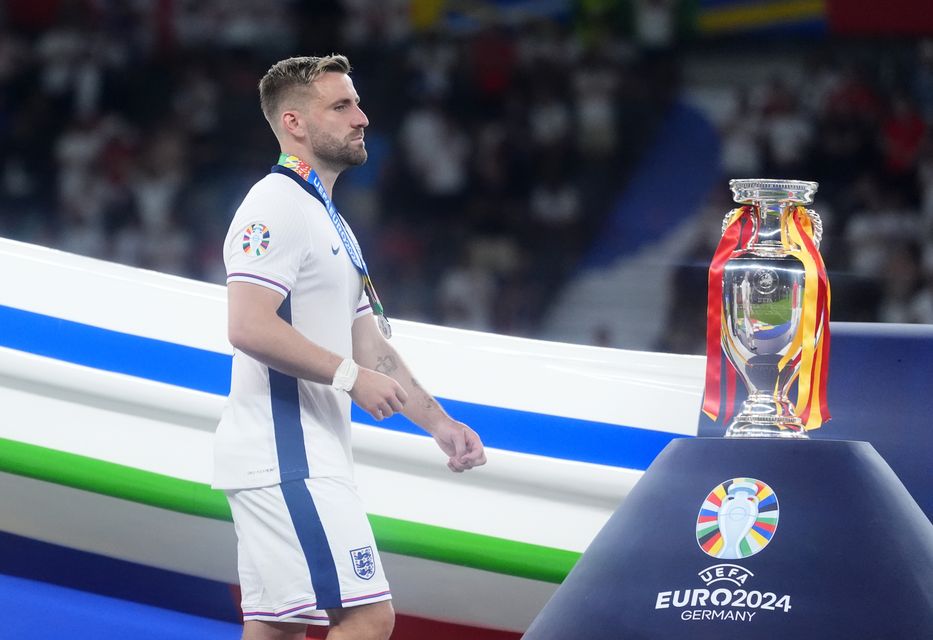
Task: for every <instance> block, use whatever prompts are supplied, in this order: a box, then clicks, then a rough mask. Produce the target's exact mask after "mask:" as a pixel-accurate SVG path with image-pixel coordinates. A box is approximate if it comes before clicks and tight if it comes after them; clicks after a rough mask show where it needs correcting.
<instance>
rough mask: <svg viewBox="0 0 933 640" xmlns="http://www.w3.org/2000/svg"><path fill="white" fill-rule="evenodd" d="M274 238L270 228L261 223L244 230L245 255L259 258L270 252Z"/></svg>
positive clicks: (255, 223)
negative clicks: (270, 244) (270, 243)
mask: <svg viewBox="0 0 933 640" xmlns="http://www.w3.org/2000/svg"><path fill="white" fill-rule="evenodd" d="M271 239H272V236H271V234H270V233H269V227H267V226H266V225H264V224H262V223H261V222H254V223H253V224H250V225H248V226H247V227H246V229H244V230H243V253H245V254H246V255H248V256H253V257H256V258H259V257H261V256H264V255H266V253H268V251H269V242H270V241H271Z"/></svg>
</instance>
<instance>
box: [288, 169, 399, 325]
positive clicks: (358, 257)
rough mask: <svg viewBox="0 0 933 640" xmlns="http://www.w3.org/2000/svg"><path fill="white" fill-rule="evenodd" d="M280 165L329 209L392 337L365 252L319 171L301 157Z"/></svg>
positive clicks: (381, 321) (354, 264)
mask: <svg viewBox="0 0 933 640" xmlns="http://www.w3.org/2000/svg"><path fill="white" fill-rule="evenodd" d="M278 163H279V164H280V165H282V166H283V167H285V168H286V169H291V170H292V171H294V172H295V173H297V174H298V175H299V176H301V177H302V178H303V179H304V180H305V182H307V183H308V184H310V185H311V186H312V187H313V188H314V190H315V191H316V192H317V194H318V195H319V196H320V197H321V201H322V202H323V203H324V208H325V209H327V215H328V216H329V217H330V221H331V223H333V225H334V229H336V230H337V235H339V236H340V239H341V240H342V241H343V246H344V248H345V249H346V250H347V255H348V256H349V257H350V262H352V263H353V266H354V267H356V270H357V271H359V273H360V277H361V278H362V279H363V289H364V290H365V291H366V295H367V296H369V301H370V303H371V304H372V306H373V313H374V314H375V315H376V319H377V320H378V321H379V329H380V330H381V331H382V333H383V335H385V337H386V338H388V337H390V336H391V335H392V330H391V328H390V327H389V319H388V318H386V314H385V309H383V307H382V303H381V302H380V301H379V296H378V295H377V294H376V287H375V286H374V285H373V281H372V278H370V277H369V269H368V268H367V267H366V261H365V260H363V251H362V250H361V249H360V245H359V244H358V243H357V242H356V238H354V237H352V236H351V235H350V233H349V232H348V231H347V227H346V225H345V224H344V222H343V218H342V217H341V216H340V213H339V212H338V211H337V207H335V206H334V203H333V202H332V201H331V199H330V196H328V195H327V189H325V188H324V184H323V183H322V182H321V178H320V176H318V174H317V171H315V170H314V169H312V168H311V165H309V164H308V163H307V162H305V161H303V160H302V159H300V158H299V157H297V156H292V155H289V154H287V153H283V154H280V155H279V162H278Z"/></svg>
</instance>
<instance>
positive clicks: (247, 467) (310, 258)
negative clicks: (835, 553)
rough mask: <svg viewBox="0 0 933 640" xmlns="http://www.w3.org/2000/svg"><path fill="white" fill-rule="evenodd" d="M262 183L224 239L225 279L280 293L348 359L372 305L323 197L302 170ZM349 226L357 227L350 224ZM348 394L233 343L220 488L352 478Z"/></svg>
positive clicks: (306, 327) (299, 318) (316, 338)
mask: <svg viewBox="0 0 933 640" xmlns="http://www.w3.org/2000/svg"><path fill="white" fill-rule="evenodd" d="M293 175H294V179H293V178H292V176H290V175H285V174H283V173H271V174H269V175H268V176H266V177H265V178H263V179H262V180H260V181H259V182H257V183H256V184H255V185H254V186H253V188H252V189H250V191H249V193H248V194H247V195H246V198H244V200H243V203H242V204H241V205H240V207H239V209H237V212H236V214H235V215H234V217H233V221H232V222H231V223H230V230H229V231H228V233H227V238H226V240H225V241H224V263H225V265H226V268H227V282H228V283H229V282H248V283H251V284H255V285H258V286H261V287H267V288H269V289H271V290H273V291H276V292H277V293H280V294H281V295H282V296H283V300H282V305H281V307H279V311H278V314H279V316H280V317H281V318H283V319H284V320H285V321H286V322H289V323H290V324H291V325H292V326H293V327H295V329H297V330H298V331H299V332H301V334H302V335H304V336H305V337H306V338H308V339H309V340H311V341H312V342H314V343H316V344H318V345H320V346H322V347H324V348H326V349H329V350H331V351H333V352H334V353H337V354H338V355H340V356H342V357H344V358H349V357H351V356H352V353H353V345H352V334H351V328H352V325H353V321H354V320H355V319H356V318H358V317H360V316H362V315H365V314H368V313H372V310H371V308H370V304H369V299H368V298H367V296H366V295H365V293H364V291H363V284H362V280H361V278H360V274H359V272H358V271H357V270H356V268H355V267H354V266H353V263H352V262H351V261H350V258H349V257H348V256H347V251H346V248H345V247H344V245H343V242H342V241H341V239H340V236H339V235H338V234H337V231H336V229H335V228H334V225H333V223H332V222H331V219H330V217H329V216H328V214H327V210H326V209H325V208H324V205H323V204H322V203H321V202H320V201H319V200H318V199H316V198H315V197H314V195H312V193H313V187H311V186H310V185H307V184H306V183H304V182H303V181H302V179H301V177H300V176H298V175H297V174H293ZM347 230H348V232H349V233H351V234H352V231H350V230H349V226H347ZM352 466H353V458H352V453H351V449H350V396H349V395H348V394H347V393H345V392H343V391H337V390H336V389H334V388H333V387H331V386H330V385H329V384H318V383H315V382H310V381H308V380H302V379H298V378H294V377H291V376H287V375H285V374H283V373H281V372H279V371H276V370H274V369H270V368H269V367H267V366H266V365H264V364H263V363H261V362H259V361H258V360H255V359H254V358H251V357H250V356H248V355H247V354H245V353H242V352H241V351H238V350H236V351H234V354H233V368H232V373H231V382H230V395H229V397H228V399H227V403H226V405H225V406H224V410H223V414H222V416H221V419H220V424H219V425H218V427H217V433H216V436H215V439H214V480H213V486H214V487H215V488H217V489H246V488H254V487H262V486H268V485H273V484H277V483H279V482H284V481H288V480H297V479H302V478H317V477H344V478H351V479H352V475H353V471H352Z"/></svg>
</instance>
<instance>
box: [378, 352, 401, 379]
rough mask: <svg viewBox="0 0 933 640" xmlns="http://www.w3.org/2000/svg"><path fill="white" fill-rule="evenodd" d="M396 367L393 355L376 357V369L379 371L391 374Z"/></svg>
mask: <svg viewBox="0 0 933 640" xmlns="http://www.w3.org/2000/svg"><path fill="white" fill-rule="evenodd" d="M396 369H398V362H396V361H395V358H394V357H393V356H381V357H377V358H376V371H378V372H379V373H382V374H385V375H387V376H389V375H392V372H393V371H395V370H396Z"/></svg>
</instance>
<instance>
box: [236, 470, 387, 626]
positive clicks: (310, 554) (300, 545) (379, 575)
mask: <svg viewBox="0 0 933 640" xmlns="http://www.w3.org/2000/svg"><path fill="white" fill-rule="evenodd" d="M226 493H227V499H228V500H229V502H230V510H231V511H232V512H233V523H234V525H235V527H236V533H237V540H238V544H237V553H238V569H239V575H240V590H241V592H242V596H243V599H242V608H243V619H244V620H262V621H265V622H294V623H299V624H318V625H326V624H329V622H328V617H327V613H326V612H325V610H326V609H341V608H345V607H354V606H358V605H363V604H371V603H373V602H380V601H382V600H389V599H391V598H392V594H391V593H390V591H389V583H388V581H387V580H386V576H385V573H384V571H383V569H382V561H381V560H380V559H379V552H378V551H377V550H376V542H375V540H374V539H373V531H372V528H371V527H370V525H369V520H368V519H367V518H366V512H365V510H364V509H363V503H362V501H361V500H360V497H359V495H357V492H356V487H355V485H354V484H353V483H352V482H351V481H349V480H346V479H343V478H312V479H308V480H295V481H292V482H283V483H282V484H278V485H273V486H270V487H261V488H258V489H241V490H238V491H227V492H226Z"/></svg>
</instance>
